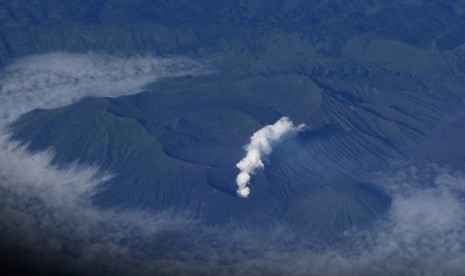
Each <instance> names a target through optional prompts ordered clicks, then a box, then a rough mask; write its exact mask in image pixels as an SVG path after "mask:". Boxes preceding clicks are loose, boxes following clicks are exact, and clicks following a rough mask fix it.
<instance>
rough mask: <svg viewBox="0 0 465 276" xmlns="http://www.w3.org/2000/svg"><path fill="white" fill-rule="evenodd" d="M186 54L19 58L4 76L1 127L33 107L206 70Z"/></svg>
mask: <svg viewBox="0 0 465 276" xmlns="http://www.w3.org/2000/svg"><path fill="white" fill-rule="evenodd" d="M205 71H206V69H205V68H204V67H202V66H201V65H200V64H199V63H197V62H195V61H193V60H190V59H187V58H179V57H177V58H157V57H153V56H127V57H115V56H108V55H97V54H93V53H88V54H73V53H49V54H45V55H36V56H30V57H26V58H23V59H20V60H18V61H16V62H14V63H13V64H11V65H9V66H7V67H6V68H4V69H3V70H2V72H1V75H0V126H2V125H5V124H6V123H11V122H12V121H14V120H15V119H17V118H18V116H19V115H21V114H23V113H25V112H28V111H31V110H32V109H35V108H43V109H50V108H57V107H62V106H65V105H68V104H71V103H73V102H76V101H78V100H79V99H81V98H83V97H88V96H94V97H118V96H122V95H128V94H135V93H138V92H140V91H141V90H142V89H143V88H144V86H146V85H147V84H149V83H152V82H154V81H156V80H157V79H159V78H163V77H175V76H182V75H195V74H199V73H202V72H205Z"/></svg>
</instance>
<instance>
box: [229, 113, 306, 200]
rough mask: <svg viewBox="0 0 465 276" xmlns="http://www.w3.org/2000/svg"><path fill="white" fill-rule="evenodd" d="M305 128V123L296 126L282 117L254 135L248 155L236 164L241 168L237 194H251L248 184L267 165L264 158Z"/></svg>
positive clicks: (247, 149)
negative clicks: (280, 143)
mask: <svg viewBox="0 0 465 276" xmlns="http://www.w3.org/2000/svg"><path fill="white" fill-rule="evenodd" d="M304 128H305V125H304V124H300V125H298V126H295V125H294V124H293V123H292V121H291V120H290V119H289V118H288V117H282V118H281V119H279V120H278V121H276V122H275V123H274V124H272V125H267V126H265V127H263V128H261V129H259V130H257V131H256V132H255V133H254V134H253V135H252V137H251V138H250V143H249V144H248V145H246V146H245V150H246V151H247V154H246V156H245V157H244V158H243V159H242V160H241V161H239V163H237V164H236V167H237V168H238V169H239V170H240V172H239V174H238V175H237V178H236V184H237V187H238V188H237V194H238V195H239V196H240V197H244V198H246V197H248V196H249V194H250V188H249V187H247V185H248V184H249V182H250V178H251V177H252V175H254V174H255V172H256V171H257V170H258V169H262V168H264V167H265V165H264V164H263V158H264V157H266V156H267V155H269V154H270V153H271V152H272V150H273V147H274V146H275V145H276V144H278V143H279V142H281V141H282V140H284V139H286V138H289V137H291V136H294V135H296V134H297V133H298V132H300V131H302V130H303V129H304Z"/></svg>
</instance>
